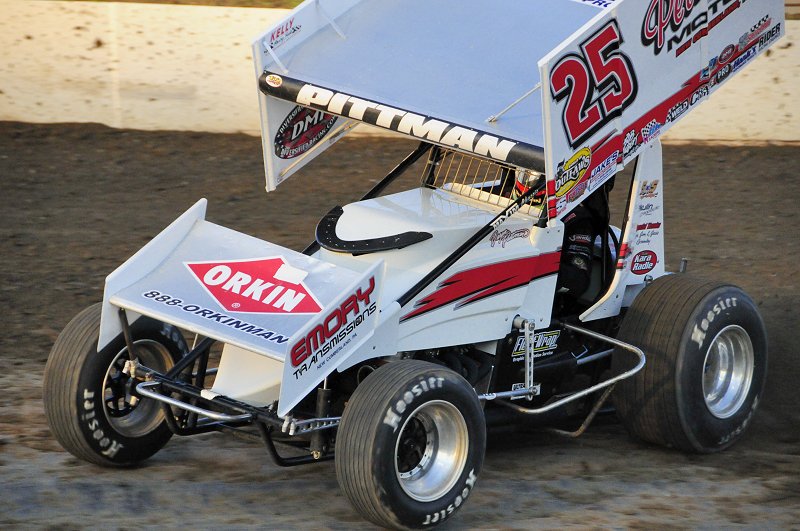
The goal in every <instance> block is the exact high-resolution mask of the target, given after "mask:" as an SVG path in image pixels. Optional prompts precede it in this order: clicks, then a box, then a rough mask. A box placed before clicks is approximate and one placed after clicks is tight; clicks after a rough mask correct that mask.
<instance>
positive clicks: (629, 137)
mask: <svg viewBox="0 0 800 531" xmlns="http://www.w3.org/2000/svg"><path fill="white" fill-rule="evenodd" d="M639 145H640V144H639V134H638V133H637V132H636V129H631V130H630V131H628V132H627V133H625V139H624V140H623V141H622V158H623V159H627V158H628V157H630V156H631V155H633V153H634V152H635V151H636V150H637V149H639Z"/></svg>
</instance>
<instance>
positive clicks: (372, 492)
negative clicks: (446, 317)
mask: <svg viewBox="0 0 800 531" xmlns="http://www.w3.org/2000/svg"><path fill="white" fill-rule="evenodd" d="M485 446H486V423H485V420H484V417H483V410H482V408H481V405H480V401H479V400H478V397H477V395H476V394H475V391H474V390H473V389H472V387H471V386H470V385H469V383H467V381H466V380H464V379H463V378H462V377H461V376H459V375H457V374H456V373H455V372H453V371H451V370H449V369H446V368H444V367H441V366H439V365H435V364H432V363H428V362H423V361H417V360H403V361H395V362H391V363H389V364H387V365H384V366H383V367H381V368H379V369H378V370H376V371H375V372H374V373H373V374H371V375H370V376H369V377H368V378H367V379H366V380H364V381H363V382H362V383H361V385H359V386H358V388H356V390H355V392H354V393H353V395H352V397H351V398H350V401H349V403H348V405H347V407H346V408H345V410H344V415H343V416H342V421H341V424H340V426H339V430H338V435H337V441H336V477H337V478H338V480H339V485H340V486H341V488H342V490H343V491H344V493H345V495H346V496H347V498H348V499H349V500H350V502H351V503H352V504H353V506H354V507H355V508H356V510H357V511H358V512H359V513H360V514H361V515H362V516H363V517H364V518H366V519H368V520H370V521H371V522H373V523H375V524H377V525H380V526H384V527H389V528H420V527H430V526H433V525H437V524H439V523H441V522H443V521H445V520H446V519H448V518H450V517H451V516H452V515H453V513H454V512H455V511H456V510H458V509H459V508H460V507H461V505H463V503H464V502H465V501H466V499H467V497H468V496H469V495H470V493H471V492H472V489H473V488H474V486H475V481H476V480H477V477H478V474H479V473H480V470H481V466H482V464H483V456H484V451H485Z"/></svg>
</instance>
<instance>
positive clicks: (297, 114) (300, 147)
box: [274, 105, 337, 159]
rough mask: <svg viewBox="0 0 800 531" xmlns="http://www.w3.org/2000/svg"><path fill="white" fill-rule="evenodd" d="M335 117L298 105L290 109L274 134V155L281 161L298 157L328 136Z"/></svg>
mask: <svg viewBox="0 0 800 531" xmlns="http://www.w3.org/2000/svg"><path fill="white" fill-rule="evenodd" d="M336 120H337V117H336V116H334V115H333V114H327V113H324V112H322V111H319V110H316V109H308V108H305V107H300V106H299V105H298V106H297V107H295V108H294V109H292V110H291V111H290V112H289V114H288V115H287V116H286V118H285V119H284V120H283V123H281V125H280V126H279V127H278V132H277V133H276V134H275V142H274V144H275V155H277V156H278V157H280V158H282V159H293V158H295V157H299V156H300V155H302V154H303V153H305V152H306V151H308V150H309V149H311V148H312V147H314V146H315V145H316V144H317V142H319V141H320V140H322V138H323V137H324V136H325V135H327V134H328V131H330V130H331V128H332V127H333V125H334V124H335V123H336Z"/></svg>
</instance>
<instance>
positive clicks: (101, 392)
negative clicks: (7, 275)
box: [43, 304, 187, 466]
mask: <svg viewBox="0 0 800 531" xmlns="http://www.w3.org/2000/svg"><path fill="white" fill-rule="evenodd" d="M99 332H100V305H99V304H96V305H93V306H90V307H89V308H87V309H85V310H84V311H82V312H81V313H79V314H78V315H76V316H75V317H74V318H73V319H72V321H70V322H69V323H68V324H67V326H66V327H65V328H64V330H63V331H62V332H61V334H59V336H58V339H56V342H55V344H54V345H53V349H52V350H51V351H50V357H49V358H48V360H47V366H46V367H45V372H44V384H43V392H44V409H45V414H46V417H47V422H48V424H49V425H50V430H51V431H52V432H53V435H55V437H56V439H58V442H59V443H61V446H63V447H64V449H66V450H67V451H69V452H70V453H71V454H73V455H74V456H76V457H78V458H80V459H83V460H85V461H89V462H91V463H95V464H98V465H105V466H125V465H133V464H135V463H137V462H139V461H142V460H144V459H147V458H148V457H150V456H151V455H153V454H154V453H156V452H157V451H158V450H160V449H161V448H162V447H163V446H164V445H165V444H166V443H167V441H168V440H169V438H170V437H171V436H172V432H171V431H170V430H169V427H168V426H167V425H166V421H165V419H164V414H163V412H162V409H161V406H160V404H159V403H157V402H156V401H154V400H148V399H143V400H141V401H139V402H138V403H136V404H135V405H132V404H131V403H130V402H129V401H127V400H126V392H125V391H126V389H125V384H126V382H127V380H128V377H127V375H125V374H123V373H122V368H123V366H124V364H125V361H126V360H127V359H128V349H127V347H126V346H125V340H124V338H123V337H122V335H121V334H120V336H119V337H117V338H116V339H115V340H114V341H112V342H111V343H110V344H109V345H108V346H107V347H105V348H104V349H103V350H102V351H101V352H97V339H98V335H99ZM131 339H132V340H133V342H134V345H135V348H136V353H137V357H138V358H139V361H140V362H141V363H143V364H144V365H146V366H147V367H150V368H151V369H155V370H157V371H159V372H162V373H163V372H166V371H167V370H169V368H170V367H172V366H173V365H174V362H175V361H176V360H178V359H180V357H181V356H183V354H184V353H185V352H186V350H187V349H186V343H185V342H184V339H183V336H182V335H181V333H180V331H179V330H178V329H177V328H175V327H174V326H171V325H167V324H164V323H160V322H158V321H154V320H152V319H149V318H147V317H141V318H139V319H137V320H136V321H135V322H134V323H133V324H132V325H131Z"/></svg>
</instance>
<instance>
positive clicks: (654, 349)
mask: <svg viewBox="0 0 800 531" xmlns="http://www.w3.org/2000/svg"><path fill="white" fill-rule="evenodd" d="M619 338H620V339H621V340H622V341H626V342H628V343H632V344H634V345H636V346H638V347H640V348H641V349H642V350H644V352H645V356H646V357H647V362H646V364H645V366H644V368H643V369H642V370H641V371H639V372H638V373H637V374H635V375H634V376H632V377H631V378H628V379H626V380H623V381H621V382H619V383H618V384H617V386H616V389H615V402H616V407H617V413H618V415H619V417H620V418H621V420H622V422H623V424H624V425H625V427H626V428H627V429H628V431H629V432H630V433H631V434H632V435H634V436H636V437H638V438H640V439H643V440H645V441H649V442H653V443H657V444H662V445H665V446H670V447H674V448H678V449H681V450H684V451H690V452H715V451H719V450H723V449H725V448H727V447H728V446H730V445H732V444H733V443H734V442H736V441H737V440H738V439H739V438H740V437H741V436H742V434H743V433H744V431H745V429H746V428H747V426H748V425H749V424H750V422H751V421H752V418H753V414H754V413H755V410H756V408H757V406H758V402H759V399H760V397H761V393H762V390H763V388H764V381H765V378H766V373H767V336H766V330H765V328H764V322H763V321H762V319H761V316H760V314H759V312H758V308H757V307H756V305H755V304H754V303H753V301H752V300H751V299H750V297H748V296H747V294H745V293H744V292H743V291H742V290H741V289H739V288H737V287H735V286H730V285H726V284H720V283H716V282H710V281H706V280H702V279H698V278H693V277H691V276H688V275H683V274H681V275H669V276H664V277H661V278H659V279H657V280H656V281H655V282H653V283H652V284H651V285H649V286H648V287H646V288H645V289H644V290H643V291H642V292H641V293H640V294H639V296H638V297H636V299H635V300H634V302H633V304H632V305H631V307H630V309H629V310H628V313H627V314H626V315H625V318H624V320H623V322H622V327H621V328H620V332H619ZM632 363H633V362H632V360H631V358H630V357H629V356H628V355H627V353H626V352H625V351H620V350H619V349H617V351H616V352H615V353H614V358H613V361H612V364H613V366H614V371H615V373H620V372H622V371H624V370H626V368H629V367H630V366H631V365H632Z"/></svg>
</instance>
